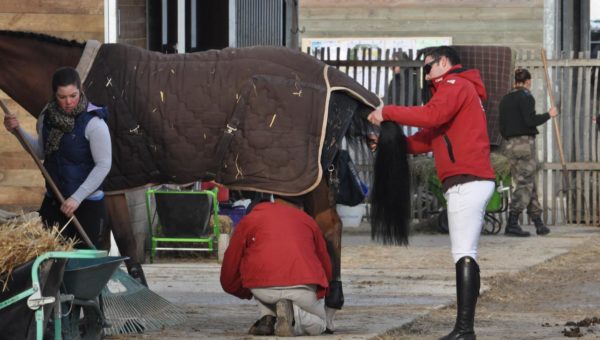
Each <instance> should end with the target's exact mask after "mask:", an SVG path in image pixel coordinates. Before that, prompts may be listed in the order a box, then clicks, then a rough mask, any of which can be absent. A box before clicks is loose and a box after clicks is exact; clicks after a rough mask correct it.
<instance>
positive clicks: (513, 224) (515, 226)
mask: <svg viewBox="0 0 600 340" xmlns="http://www.w3.org/2000/svg"><path fill="white" fill-rule="evenodd" d="M519 215H520V213H515V212H512V211H511V212H509V213H508V221H507V222H506V227H505V228H504V235H506V236H518V237H527V236H529V235H530V234H529V232H528V231H525V230H523V229H521V226H520V225H519Z"/></svg>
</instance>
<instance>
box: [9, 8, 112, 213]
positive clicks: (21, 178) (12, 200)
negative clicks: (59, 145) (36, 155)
mask: <svg viewBox="0 0 600 340" xmlns="http://www.w3.org/2000/svg"><path fill="white" fill-rule="evenodd" d="M0 29H3V30H20V31H32V32H39V33H45V34H50V35H53V36H57V37H62V38H65V39H75V40H79V41H85V40H89V39H95V40H99V41H103V40H104V1H103V0H77V1H73V0H52V1H39V0H2V1H0ZM0 98H1V99H2V100H4V102H5V103H7V105H8V106H9V108H10V109H11V110H12V111H13V112H15V113H16V114H17V116H18V117H19V120H20V122H21V125H22V126H23V128H24V129H25V130H26V131H28V132H34V131H35V119H34V118H33V117H32V116H30V115H29V113H27V112H26V111H25V110H24V109H23V108H21V107H20V106H18V105H17V104H16V103H15V102H14V101H12V99H10V98H9V97H8V96H7V95H6V94H4V93H3V92H1V91H0ZM43 186H44V180H43V178H42V176H41V174H40V172H39V171H38V170H37V168H36V166H35V163H34V162H33V161H32V160H31V158H30V156H29V155H28V154H27V153H25V151H23V148H22V147H21V145H20V144H19V143H18V142H17V139H16V138H15V137H14V136H13V135H11V134H10V133H8V132H6V130H5V129H4V126H2V127H0V206H3V207H6V206H25V207H35V206H38V205H39V204H40V203H41V201H42V195H43V193H44V187H43Z"/></svg>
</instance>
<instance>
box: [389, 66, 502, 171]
mask: <svg viewBox="0 0 600 340" xmlns="http://www.w3.org/2000/svg"><path fill="white" fill-rule="evenodd" d="M461 68H462V66H461V65H455V66H453V67H452V68H451V69H450V70H449V71H448V72H446V73H445V74H444V75H442V76H440V77H438V78H435V79H432V83H433V87H434V88H433V91H434V94H433V97H432V98H431V100H430V101H429V102H428V103H427V104H426V105H424V106H393V105H388V106H385V107H384V108H383V119H384V120H392V121H394V122H397V123H399V124H402V125H409V126H416V127H420V128H422V129H421V130H420V131H419V132H417V133H416V134H414V135H412V136H410V137H409V138H408V149H409V152H411V153H426V152H430V151H433V155H434V158H435V167H436V170H437V174H438V177H439V178H440V179H441V180H442V181H443V180H445V179H446V178H448V177H451V176H455V175H473V176H477V177H480V178H485V179H494V178H495V175H494V169H493V168H492V165H491V162H490V141H489V137H488V133H487V124H486V116H485V111H484V110H483V106H482V104H481V101H483V100H486V98H487V95H486V91H485V87H484V85H483V81H482V80H481V77H480V75H479V71H478V70H465V71H463V70H461Z"/></svg>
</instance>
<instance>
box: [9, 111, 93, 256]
mask: <svg viewBox="0 0 600 340" xmlns="http://www.w3.org/2000/svg"><path fill="white" fill-rule="evenodd" d="M0 107H2V110H3V111H4V114H6V115H7V116H13V113H12V112H10V110H9V109H8V107H6V105H5V104H4V101H3V100H2V99H0ZM14 131H15V135H16V136H17V139H18V140H19V142H21V144H22V145H23V147H25V150H26V151H27V152H28V153H29V154H30V155H31V157H32V158H33V160H34V161H35V164H36V165H37V167H38V168H39V169H40V171H41V172H42V175H43V176H44V179H45V180H46V182H47V183H48V185H49V186H50V189H52V193H53V194H54V196H55V197H56V198H57V199H58V202H60V204H61V205H62V204H63V203H64V202H65V198H64V197H63V195H62V194H61V192H60V190H58V187H57V186H56V184H55V183H54V181H53V180H52V177H50V174H49V173H48V171H47V170H46V168H45V167H44V165H43V164H42V162H41V161H40V159H39V158H38V156H37V155H36V154H35V152H34V151H33V148H32V147H31V145H30V144H29V142H28V141H27V139H25V137H23V133H22V132H21V130H20V129H18V128H17V129H14ZM73 224H74V225H75V228H77V231H78V232H79V235H80V236H81V238H82V239H83V241H84V242H85V244H86V245H87V246H88V247H90V248H92V249H96V247H95V246H94V244H93V243H92V241H91V240H90V238H89V237H88V235H87V233H86V232H85V230H83V227H82V226H81V223H79V220H78V219H77V217H76V216H75V214H73Z"/></svg>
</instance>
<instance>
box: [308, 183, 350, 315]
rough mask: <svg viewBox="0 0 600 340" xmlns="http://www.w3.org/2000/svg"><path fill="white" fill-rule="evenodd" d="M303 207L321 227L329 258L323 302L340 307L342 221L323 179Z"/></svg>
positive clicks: (341, 294) (342, 295) (341, 296)
mask: <svg viewBox="0 0 600 340" xmlns="http://www.w3.org/2000/svg"><path fill="white" fill-rule="evenodd" d="M304 207H305V210H306V212H307V213H308V214H309V215H311V216H312V217H313V218H314V219H315V221H316V222H317V224H318V225H319V227H320V228H321V231H322V232H323V236H324V237H325V242H326V243H327V251H328V253H329V257H330V258H331V267H332V274H333V275H332V281H331V282H330V287H329V294H328V295H327V297H326V298H325V304H326V305H327V306H328V307H331V308H335V309H340V308H342V306H343V305H344V293H343V291H342V281H341V255H342V221H341V219H340V217H339V215H338V214H337V211H336V210H335V200H334V198H333V194H332V193H331V191H330V190H329V186H328V185H327V182H326V180H325V179H323V180H321V183H319V185H318V186H317V188H316V189H315V190H313V191H312V192H310V193H309V194H308V195H307V196H306V201H305V203H304Z"/></svg>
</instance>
